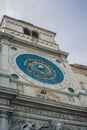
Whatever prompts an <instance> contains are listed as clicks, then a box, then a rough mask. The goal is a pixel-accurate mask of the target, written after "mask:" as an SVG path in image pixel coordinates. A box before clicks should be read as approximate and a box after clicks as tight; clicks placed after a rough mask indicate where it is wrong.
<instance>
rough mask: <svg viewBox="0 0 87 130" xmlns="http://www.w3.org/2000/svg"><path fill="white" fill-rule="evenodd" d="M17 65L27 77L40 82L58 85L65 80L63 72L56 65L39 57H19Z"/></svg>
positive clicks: (26, 55) (25, 55)
mask: <svg viewBox="0 0 87 130" xmlns="http://www.w3.org/2000/svg"><path fill="white" fill-rule="evenodd" d="M16 63H17V66H18V67H19V68H20V69H21V70H22V71H23V72H24V73H25V74H26V75H28V76H30V77H31V78H33V79H35V80H38V81H40V82H43V83H48V84H57V83H61V82H62V81H63V79H64V75H63V73H62V71H61V70H60V69H59V68H58V67H57V66H56V65H55V64H54V63H52V62H51V61H49V60H47V59H45V58H43V57H40V56H38V55H33V54H22V55H19V56H18V57H17V58H16Z"/></svg>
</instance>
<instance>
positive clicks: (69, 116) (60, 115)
mask: <svg viewBox="0 0 87 130" xmlns="http://www.w3.org/2000/svg"><path fill="white" fill-rule="evenodd" d="M12 107H13V108H14V109H15V110H16V111H19V112H24V113H30V114H34V115H40V116H46V117H52V118H59V119H66V120H72V121H79V122H80V121H81V122H87V116H80V115H74V114H68V113H62V112H54V111H47V110H44V109H41V108H39V109H38V108H33V107H27V106H21V105H15V104H13V105H12Z"/></svg>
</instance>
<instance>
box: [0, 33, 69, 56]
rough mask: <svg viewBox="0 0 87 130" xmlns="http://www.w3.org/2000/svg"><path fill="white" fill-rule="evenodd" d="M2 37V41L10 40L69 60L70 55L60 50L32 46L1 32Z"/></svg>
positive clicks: (36, 45)
mask: <svg viewBox="0 0 87 130" xmlns="http://www.w3.org/2000/svg"><path fill="white" fill-rule="evenodd" d="M0 36H1V38H2V39H8V40H9V41H10V42H14V43H18V44H20V45H24V46H28V47H33V48H37V49H41V50H44V51H47V52H48V53H52V54H54V55H63V56H64V57H65V58H67V56H68V54H69V53H67V52H65V51H62V50H60V49H59V50H55V49H52V48H47V47H45V46H44V47H43V46H40V45H39V44H31V43H29V42H27V41H25V40H21V39H19V38H16V37H14V36H13V35H10V34H7V33H3V32H0Z"/></svg>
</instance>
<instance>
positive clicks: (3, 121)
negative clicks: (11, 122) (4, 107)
mask: <svg viewBox="0 0 87 130" xmlns="http://www.w3.org/2000/svg"><path fill="white" fill-rule="evenodd" d="M0 130H8V112H6V111H0Z"/></svg>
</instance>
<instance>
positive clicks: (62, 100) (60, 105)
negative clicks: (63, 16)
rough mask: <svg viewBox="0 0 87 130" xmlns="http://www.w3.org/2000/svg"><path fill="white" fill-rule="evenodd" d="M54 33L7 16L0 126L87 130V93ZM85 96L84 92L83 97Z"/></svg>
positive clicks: (0, 38)
mask: <svg viewBox="0 0 87 130" xmlns="http://www.w3.org/2000/svg"><path fill="white" fill-rule="evenodd" d="M55 35H56V34H55V33H54V32H52V31H48V30H46V29H43V28H40V27H37V26H35V25H33V24H31V23H28V22H24V21H21V20H17V19H14V18H11V17H8V16H4V17H3V19H2V22H1V27H0V61H1V62H0V130H32V129H36V130H48V129H49V130H51V129H52V130H54V129H55V130H73V129H74V130H80V129H81V130H87V110H86V107H87V103H85V105H84V106H83V102H84V101H82V98H83V97H84V98H86V97H87V95H85V94H84V91H82V90H81V86H80V84H79V82H78V81H77V80H76V78H75V75H74V73H73V71H72V69H71V67H70V66H69V64H68V61H67V56H68V53H67V52H65V51H62V50H61V49H60V48H59V45H58V44H57V43H56V41H55ZM82 95H83V96H82Z"/></svg>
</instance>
